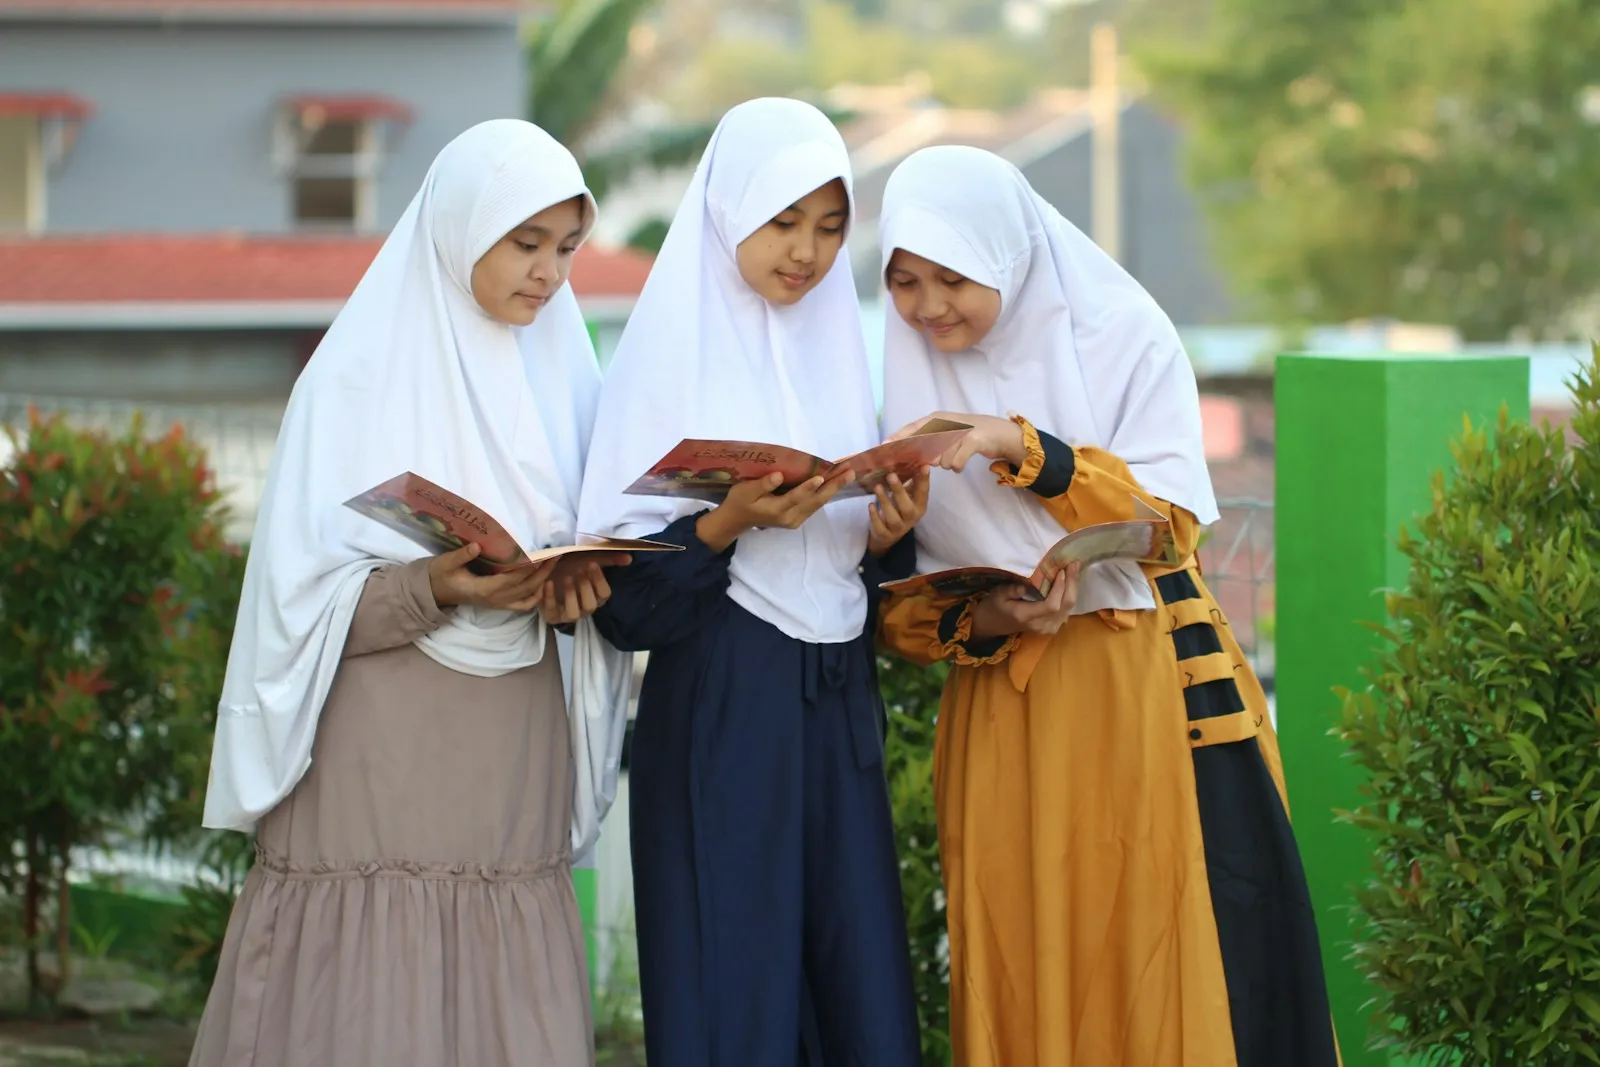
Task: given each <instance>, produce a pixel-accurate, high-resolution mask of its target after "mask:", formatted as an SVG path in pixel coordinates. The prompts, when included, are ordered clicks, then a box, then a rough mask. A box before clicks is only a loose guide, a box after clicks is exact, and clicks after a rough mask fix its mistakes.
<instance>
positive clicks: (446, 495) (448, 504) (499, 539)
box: [344, 471, 683, 575]
mask: <svg viewBox="0 0 1600 1067" xmlns="http://www.w3.org/2000/svg"><path fill="white" fill-rule="evenodd" d="M344 506H345V507H347V508H350V509H351V510H353V511H355V512H357V513H359V514H361V515H365V516H366V517H367V518H369V519H372V520H374V521H376V522H379V523H382V524H383V525H384V526H387V527H388V528H389V529H391V530H393V531H395V532H396V533H398V534H400V535H401V536H402V537H405V538H406V539H407V540H409V541H411V542H413V543H415V544H418V545H421V546H422V547H423V548H425V549H427V550H428V551H429V552H430V553H432V554H434V555H439V554H441V553H445V552H454V551H455V550H456V549H458V548H461V547H462V546H463V545H467V544H476V545H477V546H478V547H479V550H480V551H479V555H478V557H477V558H476V559H474V560H473V561H472V562H471V563H470V564H468V569H469V570H471V571H472V572H473V573H474V574H483V575H488V574H504V573H505V572H506V571H509V570H515V569H517V568H519V567H528V566H532V565H534V564H536V563H542V562H544V561H545V560H547V559H551V558H555V557H560V556H565V555H571V554H582V553H590V552H629V553H631V552H681V551H683V546H682V545H669V544H665V543H663V542H660V541H648V540H636V539H629V538H611V537H597V536H595V535H594V534H584V533H580V534H579V535H578V543H577V544H573V545H555V546H552V547H550V548H544V549H540V550H538V551H536V552H528V551H526V550H525V549H524V548H523V547H522V546H521V545H520V544H518V543H517V539H516V538H514V537H512V536H511V534H510V533H509V532H508V531H507V530H506V528H505V527H504V526H502V525H501V524H500V523H499V522H498V521H497V520H496V519H495V518H494V517H493V516H492V515H490V514H489V513H488V512H486V511H484V510H483V509H481V508H479V507H478V506H477V505H475V504H473V503H472V502H471V501H470V500H467V499H466V498H465V497H462V496H459V495H457V494H455V493H452V492H450V491H449V490H448V489H445V488H444V487H442V486H439V485H436V484H434V483H433V482H430V481H429V480H428V479H426V478H424V477H422V476H421V475H419V474H413V473H411V472H409V471H407V472H406V473H405V474H399V475H396V476H395V477H393V478H390V479H389V480H388V481H386V482H384V483H382V484H381V485H375V486H373V487H372V488H371V489H368V490H367V491H366V492H364V493H361V494H359V495H357V496H354V497H351V498H350V499H349V500H347V501H345V504H344Z"/></svg>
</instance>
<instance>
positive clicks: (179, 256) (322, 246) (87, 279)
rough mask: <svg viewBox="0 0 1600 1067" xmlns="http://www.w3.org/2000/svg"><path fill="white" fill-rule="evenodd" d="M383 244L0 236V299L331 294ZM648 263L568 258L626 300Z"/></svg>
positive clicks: (339, 292)
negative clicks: (8, 237) (572, 259)
mask: <svg viewBox="0 0 1600 1067" xmlns="http://www.w3.org/2000/svg"><path fill="white" fill-rule="evenodd" d="M382 244H383V239H382V238H381V237H293V236H285V237H249V236H242V235H232V234H203V235H195V236H188V235H159V236H145V235H115V236H84V237H73V236H59V237H40V238H13V239H7V238H4V237H0V306H12V307H15V306H18V305H41V304H48V305H61V304H96V305H104V304H115V303H173V304H192V303H241V304H254V303H274V302H285V301H330V300H331V301H338V300H343V299H345V298H346V297H348V296H349V295H350V293H351V291H352V290H354V289H355V286H356V282H358V281H360V280H361V275H362V274H363V273H364V272H365V271H366V269H367V265H368V264H369V263H371V262H372V257H373V256H374V255H376V254H377V251H378V248H379V247H380V246H381V245H382ZM650 262H651V261H650V259H649V258H647V257H646V256H643V255H641V254H639V253H637V252H633V251H631V250H628V249H601V248H597V247H594V246H585V247H584V248H582V249H580V250H579V251H578V255H577V258H576V259H575V260H574V262H573V266H572V289H573V292H575V293H577V294H578V296H579V297H580V298H582V297H591V298H621V299H626V300H631V299H632V298H634V297H636V296H638V294H639V291H640V290H641V289H642V288H643V287H644V280H645V277H646V275H648V274H649V272H650Z"/></svg>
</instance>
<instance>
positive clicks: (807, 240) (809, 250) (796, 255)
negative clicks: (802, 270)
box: [789, 232, 817, 267]
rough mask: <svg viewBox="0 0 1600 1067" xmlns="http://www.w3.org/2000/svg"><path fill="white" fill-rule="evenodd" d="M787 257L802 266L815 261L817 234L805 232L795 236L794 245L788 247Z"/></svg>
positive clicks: (807, 265)
mask: <svg viewBox="0 0 1600 1067" xmlns="http://www.w3.org/2000/svg"><path fill="white" fill-rule="evenodd" d="M789 258H790V259H792V260H794V261H795V262H796V263H798V264H799V265H800V266H802V267H809V266H810V265H811V264H813V263H815V262H816V261H817V236H816V234H814V233H810V232H806V233H802V234H800V235H798V236H796V237H795V240H794V245H793V247H791V248H790V249H789Z"/></svg>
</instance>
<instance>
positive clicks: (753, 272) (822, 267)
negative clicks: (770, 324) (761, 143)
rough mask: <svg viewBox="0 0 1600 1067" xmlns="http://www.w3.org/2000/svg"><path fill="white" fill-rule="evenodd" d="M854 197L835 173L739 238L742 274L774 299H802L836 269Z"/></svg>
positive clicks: (778, 301) (781, 302)
mask: <svg viewBox="0 0 1600 1067" xmlns="http://www.w3.org/2000/svg"><path fill="white" fill-rule="evenodd" d="M849 214H850V201H849V199H848V198H847V197H846V196H845V192H844V183H843V182H841V181H839V180H838V179H837V178H835V179H834V180H833V181H831V182H829V183H828V184H827V185H824V186H822V187H821V188H819V189H813V190H812V191H811V192H809V193H807V194H806V195H805V196H803V197H801V198H800V199H799V200H797V201H795V202H794V203H793V204H791V205H790V206H789V207H787V208H785V209H784V210H782V211H780V212H778V214H777V216H776V217H775V218H773V219H772V220H771V221H770V222H768V223H767V224H766V225H765V226H763V227H761V229H759V230H757V231H756V232H755V233H753V234H751V235H750V236H749V237H746V238H745V239H744V240H743V241H741V242H739V252H738V261H739V276H740V277H742V278H743V279H744V280H745V284H746V285H748V286H750V288H752V289H754V290H755V291H756V292H757V293H759V294H760V295H761V297H762V299H764V300H766V301H767V302H768V303H771V304H779V305H784V306H787V305H789V304H797V303H799V302H800V299H801V298H802V297H804V296H805V295H806V294H807V293H809V292H810V291H811V290H813V289H815V288H816V287H817V283H818V282H820V281H821V280H822V279H823V278H824V277H826V276H827V273H828V271H829V270H831V269H832V268H833V261H834V260H835V259H838V258H839V247H840V246H841V245H842V244H843V243H844V227H845V222H846V221H847V220H848V218H849Z"/></svg>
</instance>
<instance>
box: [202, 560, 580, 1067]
mask: <svg viewBox="0 0 1600 1067" xmlns="http://www.w3.org/2000/svg"><path fill="white" fill-rule="evenodd" d="M445 618H446V616H445V613H444V612H443V611H442V610H441V609H440V608H439V607H438V606H437V605H435V604H434V601H433V595H432V591H431V589H430V587H429V584H428V574H427V567H426V561H421V562H418V563H413V564H408V565H406V566H400V567H392V568H387V569H384V570H379V571H376V572H374V573H373V575H372V576H371V578H369V579H368V581H367V585H366V589H365V590H364V591H363V593H362V597H361V602H360V605H359V606H358V607H357V609H356V614H355V619H354V622H353V623H352V625H351V627H350V636H349V639H348V640H347V641H346V643H345V650H344V659H343V662H342V663H341V665H340V668H339V674H338V677H337V678H336V679H335V681H334V684H333V689H332V691H331V693H330V694H329V696H328V701H327V704H326V706H325V707H324V708H323V711H322V718H321V721H320V722H319V724H318V728H317V738H316V744H315V747H314V748H313V750H312V763H311V769H310V770H309V771H308V772H307V774H306V776H305V778H304V779H303V780H301V782H300V783H299V785H297V786H296V787H295V789H294V791H293V792H292V793H290V794H289V796H288V797H287V798H286V799H285V800H284V801H283V803H281V804H279V805H278V807H277V808H275V809H273V811H272V812H271V813H269V814H268V815H267V816H266V817H264V818H263V819H262V820H261V822H260V825H259V826H258V828H257V858H256V865H255V868H254V869H253V870H252V871H251V872H250V875H249V878H248V879H247V881H246V882H245V885H244V889H243V892H241V893H240V895H239V900H238V903H237V904H235V906H234V910H233V917H232V919H231V920H230V921H229V924H228V933H227V939H226V942H225V944H224V946H223V950H222V957H221V963H220V966H219V968H218V971H217V978H216V982H215V984H214V985H213V986H212V989H211V995H210V999H209V1001H208V1003H207V1004H206V1010H205V1015H204V1017H203V1019H202V1020H201V1023H200V1032H199V1035H198V1037H197V1039H196V1042H195V1048H194V1053H193V1055H192V1056H191V1058H190V1061H189V1062H190V1067H368V1065H371V1067H401V1065H405V1067H510V1065H513V1064H515V1065H528V1067H582V1065H587V1064H591V1063H593V1061H594V1044H593V1032H592V1027H591V1023H590V1008H589V998H588V977H587V974H586V964H585V958H584V945H583V932H582V928H581V926H580V923H579V919H578V906H577V900H576V898H575V897H574V896H573V890H572V875H571V869H570V866H569V856H568V834H569V832H570V831H569V822H570V817H571V814H570V813H571V806H572V768H571V754H570V750H569V744H568V735H567V719H566V711H565V707H564V702H563V699H562V690H561V670H560V666H559V662H558V659H557V657H556V655H555V646H554V642H551V644H550V646H549V648H550V652H549V654H547V655H546V656H545V657H544V659H543V661H541V662H540V663H539V664H538V665H537V666H534V667H530V668H528V669H526V670H522V671H517V672H516V673H513V674H508V675H503V676H501V677H499V678H478V677H472V676H468V675H464V674H459V673H457V672H455V671H452V670H449V669H448V668H446V667H442V666H440V665H439V664H438V663H435V662H434V661H433V660H432V659H429V658H428V657H427V656H426V655H424V654H423V653H422V652H421V651H419V650H418V649H417V648H416V646H415V645H413V644H412V641H413V640H415V639H416V638H417V637H418V636H420V635H422V634H424V633H427V632H428V631H430V630H432V629H434V628H435V627H437V626H439V625H440V623H441V622H443V621H444V619H445Z"/></svg>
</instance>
